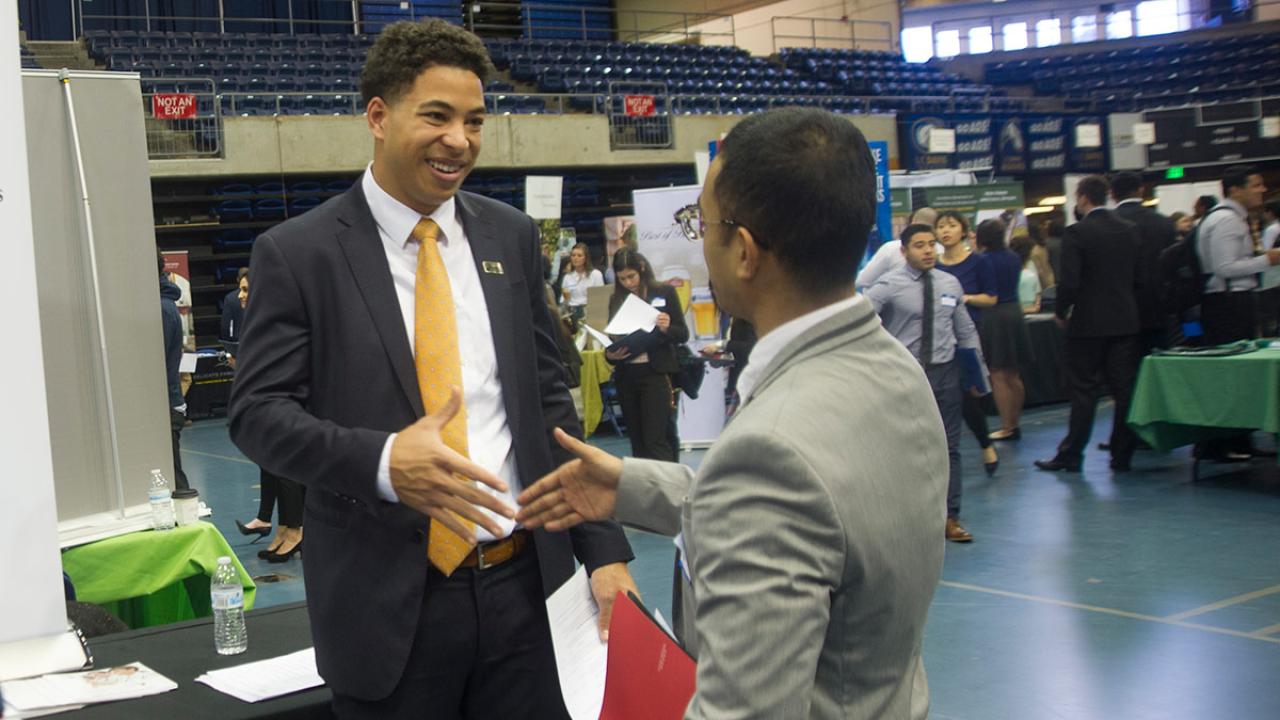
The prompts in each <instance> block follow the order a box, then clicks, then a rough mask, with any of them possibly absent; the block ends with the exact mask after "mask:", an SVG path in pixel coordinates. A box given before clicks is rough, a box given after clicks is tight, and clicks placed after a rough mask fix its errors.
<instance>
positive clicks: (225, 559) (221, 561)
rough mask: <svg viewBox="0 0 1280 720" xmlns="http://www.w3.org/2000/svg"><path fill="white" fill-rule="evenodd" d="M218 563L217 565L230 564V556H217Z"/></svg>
mask: <svg viewBox="0 0 1280 720" xmlns="http://www.w3.org/2000/svg"><path fill="white" fill-rule="evenodd" d="M218 564H219V565H230V564H231V557H230V556H228V555H223V556H222V557H220V558H218Z"/></svg>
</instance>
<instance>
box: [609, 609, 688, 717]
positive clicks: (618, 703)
mask: <svg viewBox="0 0 1280 720" xmlns="http://www.w3.org/2000/svg"><path fill="white" fill-rule="evenodd" d="M695 669H696V666H695V664H694V662H693V658H691V657H689V654H688V653H686V652H685V651H684V648H682V647H680V645H679V643H677V642H676V641H675V640H674V639H673V638H672V637H671V636H670V635H668V634H667V633H666V631H664V630H663V629H662V628H661V627H660V626H659V625H658V623H657V622H656V621H655V620H654V619H653V618H652V617H650V615H649V613H648V611H646V610H645V609H644V606H643V605H640V604H639V602H638V601H637V600H635V599H633V598H632V597H628V596H626V595H623V594H622V593H618V597H617V598H616V599H615V600H614V603H613V616H612V617H611V618H610V620H609V668H608V670H607V671H606V673H605V681H604V705H603V707H602V708H601V710H600V720H680V718H683V717H684V711H685V707H687V706H688V705H689V701H690V700H692V699H693V690H694V683H695V677H696V672H695Z"/></svg>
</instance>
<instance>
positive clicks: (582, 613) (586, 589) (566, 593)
mask: <svg viewBox="0 0 1280 720" xmlns="http://www.w3.org/2000/svg"><path fill="white" fill-rule="evenodd" d="M599 618H600V609H599V608H598V607H596V601H595V598H594V597H592V595H591V582H590V581H589V580H588V579H587V570H586V568H583V567H579V568H578V572H576V573H574V575H573V577H571V578H569V579H568V580H567V581H565V584H563V585H561V586H560V589H559V590H556V591H555V593H554V594H553V595H552V596H551V597H549V598H547V620H548V621H549V622H550V624H551V643H552V645H553V646H554V647H555V651H556V671H557V673H558V674H559V676H560V692H561V693H562V694H563V695H564V706H565V709H567V710H568V711H569V717H571V718H573V720H599V718H600V708H601V707H602V706H603V705H604V678H605V671H606V669H607V665H608V662H609V646H608V645H606V644H605V643H603V642H601V641H600V629H599Z"/></svg>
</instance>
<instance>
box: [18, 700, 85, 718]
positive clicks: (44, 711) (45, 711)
mask: <svg viewBox="0 0 1280 720" xmlns="http://www.w3.org/2000/svg"><path fill="white" fill-rule="evenodd" d="M83 707H84V705H62V706H59V707H51V708H40V709H39V710H19V709H17V708H15V707H14V706H12V705H10V704H9V703H5V704H4V707H3V708H0V709H3V710H4V720H30V718H38V717H44V716H45V715H57V714H58V713H64V712H71V711H72V710H79V709H80V708H83Z"/></svg>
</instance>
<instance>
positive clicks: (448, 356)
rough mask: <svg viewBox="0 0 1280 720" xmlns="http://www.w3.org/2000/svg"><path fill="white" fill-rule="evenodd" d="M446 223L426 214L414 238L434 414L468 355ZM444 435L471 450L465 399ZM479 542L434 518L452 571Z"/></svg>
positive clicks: (442, 555) (427, 400)
mask: <svg viewBox="0 0 1280 720" xmlns="http://www.w3.org/2000/svg"><path fill="white" fill-rule="evenodd" d="M439 234H440V226H439V225H436V222H435V221H434V220H431V219H429V218H423V219H422V220H419V221H418V224H417V226H415V227H414V228H413V238H414V239H415V240H417V241H418V272H417V277H416V279H415V282H414V304H413V355H414V367H415V369H416V370H417V374H418V390H419V392H421V393H422V408H423V410H424V411H425V412H426V414H428V415H430V414H432V413H434V412H437V411H439V410H440V408H442V407H444V404H445V403H447V402H448V401H449V393H450V389H451V388H452V387H454V386H457V387H458V388H459V389H461V388H462V359H461V357H460V356H459V351H458V323H457V315H456V314H455V313H454V307H453V291H452V289H451V288H450V286H449V274H448V273H447V272H445V267H444V259H443V258H441V257H440V247H439V245H438V243H437V241H436V238H437V237H438V236H439ZM440 437H441V439H443V440H444V443H445V445H448V446H449V447H450V448H451V449H453V450H454V451H456V452H458V453H460V454H462V455H464V456H468V457H469V455H468V453H467V408H466V405H465V404H464V405H463V406H462V407H461V408H460V409H459V410H458V414H457V415H455V416H454V417H453V419H452V420H450V421H449V423H448V424H447V425H445V426H444V427H443V428H442V429H441V430H440ZM454 517H456V518H457V519H458V521H459V522H461V523H462V524H463V525H464V526H466V527H467V528H469V529H472V530H474V529H475V523H473V522H471V521H470V520H467V519H465V518H462V517H459V516H458V515H456V514H455V515H454ZM473 546H474V544H473V543H469V542H467V541H466V540H464V539H462V538H461V537H459V536H458V534H457V533H455V532H453V531H452V530H450V529H449V528H447V527H445V526H444V525H443V524H441V523H438V522H436V521H435V520H432V521H431V529H430V535H429V538H428V541H427V559H428V560H430V561H431V564H432V565H434V566H436V568H437V569H438V570H440V572H442V573H444V574H445V575H446V576H448V575H452V574H453V571H454V570H456V569H457V568H458V565H460V564H461V563H462V561H463V560H464V559H466V557H467V555H469V554H470V553H471V548H472V547H473Z"/></svg>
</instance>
